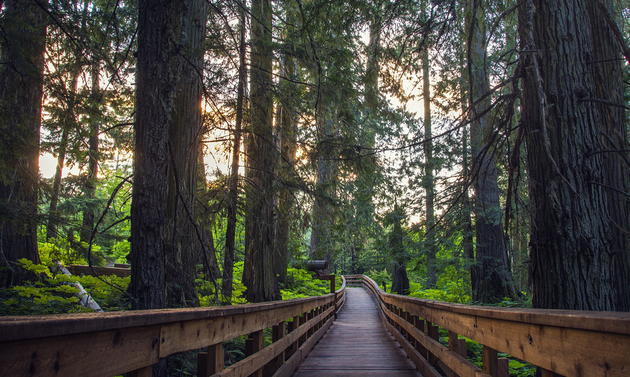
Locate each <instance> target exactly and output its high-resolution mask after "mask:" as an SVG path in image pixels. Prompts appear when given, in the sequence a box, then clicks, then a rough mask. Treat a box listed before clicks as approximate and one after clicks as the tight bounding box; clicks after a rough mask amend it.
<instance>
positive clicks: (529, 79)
mask: <svg viewBox="0 0 630 377" xmlns="http://www.w3.org/2000/svg"><path fill="white" fill-rule="evenodd" d="M612 4H613V2H612V1H603V2H590V1H584V0H571V1H565V2H547V1H541V0H535V1H534V0H527V1H525V2H523V3H522V4H521V6H520V8H519V35H520V39H521V45H520V50H521V53H520V61H521V64H522V74H523V79H522V82H523V103H522V124H523V126H524V127H526V129H525V135H526V143H527V169H528V173H529V177H530V190H531V202H532V211H531V214H532V216H531V238H530V257H531V278H532V283H533V299H532V301H533V304H534V306H535V307H538V308H557V309H575V310H618V311H628V310H630V294H629V292H628V290H629V288H628V281H630V274H629V271H630V265H629V264H628V250H629V244H628V231H629V229H628V222H627V221H628V201H627V199H628V198H627V195H628V194H627V193H628V192H629V191H630V190H629V187H628V185H627V182H628V166H627V161H628V144H627V136H626V127H625V125H624V124H623V122H624V119H625V117H624V116H623V115H622V114H623V112H622V110H623V108H624V106H625V104H624V103H623V102H622V101H623V99H622V98H623V97H622V96H621V93H622V92H623V82H622V78H621V48H620V44H619V42H620V41H619V40H617V39H616V38H615V37H614V34H613V32H612V30H613V27H614V26H615V25H614V22H613V23H610V22H607V21H606V15H607V14H611V13H612V10H613V9H614V8H613V7H612ZM612 20H614V18H612Z"/></svg>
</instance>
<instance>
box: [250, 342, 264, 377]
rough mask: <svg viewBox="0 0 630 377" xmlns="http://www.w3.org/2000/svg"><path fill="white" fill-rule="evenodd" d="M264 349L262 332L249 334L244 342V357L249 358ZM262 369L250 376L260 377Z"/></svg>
mask: <svg viewBox="0 0 630 377" xmlns="http://www.w3.org/2000/svg"><path fill="white" fill-rule="evenodd" d="M264 347H265V337H264V336H263V331H262V330H258V331H254V332H253V333H251V334H249V337H248V338H247V340H246V341H245V356H251V355H253V354H255V353H256V352H258V351H260V350H262V349H263V348H264ZM262 372H263V371H262V369H258V370H257V371H256V372H254V373H252V374H251V375H252V376H254V377H262V375H263V373H262Z"/></svg>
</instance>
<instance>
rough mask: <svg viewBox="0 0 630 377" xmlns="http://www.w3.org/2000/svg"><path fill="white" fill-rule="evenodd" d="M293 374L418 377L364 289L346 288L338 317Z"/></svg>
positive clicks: (299, 375)
mask: <svg viewBox="0 0 630 377" xmlns="http://www.w3.org/2000/svg"><path fill="white" fill-rule="evenodd" d="M293 376H294V377H313V376H333V377H337V376H344V377H354V376H361V377H376V376H387V377H403V376H404V377H407V376H409V377H410V376H415V377H419V376H420V373H418V371H417V370H416V369H415V366H414V365H413V364H412V363H411V361H410V360H409V358H407V356H406V355H405V353H404V352H403V350H402V349H401V348H400V345H399V344H398V343H397V342H396V341H395V340H394V338H392V336H391V335H389V333H388V332H387V331H386V330H385V326H384V325H383V323H382V321H381V317H380V316H379V314H378V311H377V308H376V304H375V303H374V301H373V300H372V298H371V297H370V296H369V295H368V294H367V292H366V291H365V290H364V289H363V288H347V289H346V303H345V305H344V307H343V309H342V310H341V312H340V313H339V318H338V319H337V320H336V321H335V322H334V324H333V325H332V327H331V328H330V329H329V330H328V332H327V333H326V334H325V335H324V336H323V337H322V339H321V340H320V341H319V343H317V344H316V345H315V347H313V350H312V351H311V352H310V353H309V354H308V356H307V357H306V359H304V361H303V362H302V363H301V364H300V366H299V367H298V369H297V370H296V371H295V373H294V374H293Z"/></svg>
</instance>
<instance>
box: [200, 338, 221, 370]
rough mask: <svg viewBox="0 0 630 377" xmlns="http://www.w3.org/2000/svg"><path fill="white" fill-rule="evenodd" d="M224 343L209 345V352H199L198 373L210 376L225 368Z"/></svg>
mask: <svg viewBox="0 0 630 377" xmlns="http://www.w3.org/2000/svg"><path fill="white" fill-rule="evenodd" d="M223 355H224V354H223V343H218V344H213V345H211V346H208V352H199V354H198V357H197V375H199V376H200V377H208V376H211V375H213V374H215V373H218V372H220V371H222V370H223V368H224V366H225V364H224V356H223Z"/></svg>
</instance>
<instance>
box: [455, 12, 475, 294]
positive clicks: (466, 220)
mask: <svg viewBox="0 0 630 377" xmlns="http://www.w3.org/2000/svg"><path fill="white" fill-rule="evenodd" d="M467 4H468V1H462V2H461V4H460V5H459V7H458V9H459V10H460V11H462V12H461V13H460V15H459V16H458V19H459V20H460V22H461V23H462V24H464V23H465V17H466V16H465V14H466V7H467ZM459 39H460V41H461V43H462V44H465V43H466V42H467V41H468V38H467V34H466V28H462V32H460V35H459ZM464 46H465V45H464ZM464 46H462V49H461V53H460V56H459V66H460V68H459V70H460V75H461V78H460V83H459V91H460V97H461V98H460V104H461V110H462V120H463V121H464V120H465V119H466V118H467V117H468V102H469V100H468V89H469V88H470V82H469V78H468V68H467V63H466V56H467V53H466V48H465V47H464ZM469 138H470V135H469V128H468V126H467V125H464V127H462V203H461V211H462V252H463V254H464V258H466V259H465V260H466V265H467V266H468V269H469V271H470V285H471V288H472V291H473V292H475V291H476V290H477V288H476V286H475V284H476V282H477V279H476V271H477V268H476V266H475V247H474V239H473V233H474V229H473V222H472V212H473V210H472V204H471V200H470V195H469V194H468V192H469V184H470V182H471V176H470V155H469V153H468V150H469V145H470V144H469V143H468V141H469Z"/></svg>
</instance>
